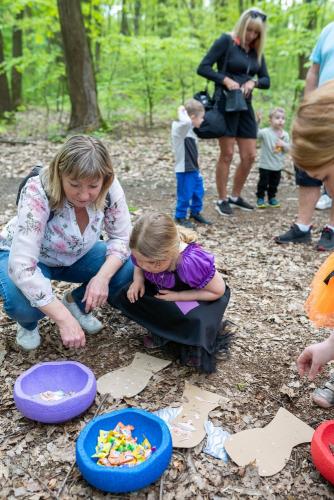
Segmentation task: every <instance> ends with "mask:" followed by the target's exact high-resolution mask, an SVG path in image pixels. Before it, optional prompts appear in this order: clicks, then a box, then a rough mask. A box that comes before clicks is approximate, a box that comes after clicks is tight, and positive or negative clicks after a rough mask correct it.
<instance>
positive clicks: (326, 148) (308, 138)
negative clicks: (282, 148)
mask: <svg viewBox="0 0 334 500" xmlns="http://www.w3.org/2000/svg"><path fill="white" fill-rule="evenodd" d="M333 123H334V81H333V80H331V81H330V82H328V83H325V84H324V85H321V86H320V87H319V88H318V89H316V90H314V91H312V92H310V93H309V94H308V95H307V96H306V97H305V99H304V100H303V102H302V103H301V105H300V106H299V108H298V111H297V115H296V118H295V120H294V122H293V125H292V148H291V154H292V159H293V161H294V162H295V164H296V165H297V166H298V167H300V168H302V169H304V170H308V171H310V172H316V171H317V170H318V169H320V168H321V167H324V166H327V165H329V164H330V163H332V164H333V168H334V130H333Z"/></svg>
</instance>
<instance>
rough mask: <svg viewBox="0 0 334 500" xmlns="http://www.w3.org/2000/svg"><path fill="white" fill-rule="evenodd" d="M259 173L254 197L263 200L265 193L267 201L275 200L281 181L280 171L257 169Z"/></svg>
mask: <svg viewBox="0 0 334 500" xmlns="http://www.w3.org/2000/svg"><path fill="white" fill-rule="evenodd" d="M259 173H260V178H259V182H258V184H257V192H256V196H257V197H258V198H264V197H265V194H266V191H267V192H268V198H269V200H270V199H271V198H275V196H276V193H277V188H278V185H279V183H280V180H281V171H280V170H269V169H266V168H259Z"/></svg>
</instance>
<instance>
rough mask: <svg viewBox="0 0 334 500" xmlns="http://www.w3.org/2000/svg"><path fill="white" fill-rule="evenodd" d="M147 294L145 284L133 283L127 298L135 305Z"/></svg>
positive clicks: (141, 282)
mask: <svg viewBox="0 0 334 500" xmlns="http://www.w3.org/2000/svg"><path fill="white" fill-rule="evenodd" d="M144 293H145V284H144V282H143V281H133V282H132V283H131V285H130V287H129V289H128V291H127V294H126V295H127V297H128V299H129V301H130V302H132V303H134V302H136V300H138V299H139V297H142V296H143V295H144Z"/></svg>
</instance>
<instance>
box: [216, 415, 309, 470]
mask: <svg viewBox="0 0 334 500" xmlns="http://www.w3.org/2000/svg"><path fill="white" fill-rule="evenodd" d="M313 433H314V429H312V427H310V426H309V425H307V424H305V423H304V422H302V421H301V420H300V419H299V418H297V417H295V416H294V415H293V414H292V413H290V412H288V411H287V410H285V409H284V408H280V409H279V410H278V412H277V413H276V415H275V417H274V418H273V420H272V421H271V422H270V423H269V424H268V425H267V426H266V427H263V429H258V428H256V429H248V430H245V431H241V432H238V433H237V434H233V435H232V436H230V437H229V438H228V439H227V440H226V442H225V449H226V451H227V453H228V454H229V456H230V457H231V459H232V460H233V462H235V463H236V464H237V465H239V466H240V467H244V466H245V465H248V464H250V463H251V462H254V460H255V461H256V465H257V467H258V470H259V475H260V476H273V475H274V474H277V472H279V471H280V470H282V469H283V467H284V466H285V465H286V463H287V461H288V460H289V458H290V455H291V451H292V448H293V447H294V446H297V445H298V444H301V443H308V442H310V441H311V439H312V436H313Z"/></svg>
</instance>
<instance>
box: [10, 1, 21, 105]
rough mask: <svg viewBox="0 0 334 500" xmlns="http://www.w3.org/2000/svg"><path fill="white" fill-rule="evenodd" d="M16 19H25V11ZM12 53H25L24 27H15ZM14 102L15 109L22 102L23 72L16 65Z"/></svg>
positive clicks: (14, 55)
mask: <svg viewBox="0 0 334 500" xmlns="http://www.w3.org/2000/svg"><path fill="white" fill-rule="evenodd" d="M16 19H17V20H18V21H20V20H21V19H23V11H21V12H19V13H18V14H17V16H16ZM12 54H13V57H22V54H23V49H22V29H21V28H20V27H18V26H14V27H13V32H12ZM12 102H13V108H14V109H17V108H18V106H20V105H21V103H22V74H21V72H20V71H18V70H17V69H16V67H15V66H13V68H12Z"/></svg>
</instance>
